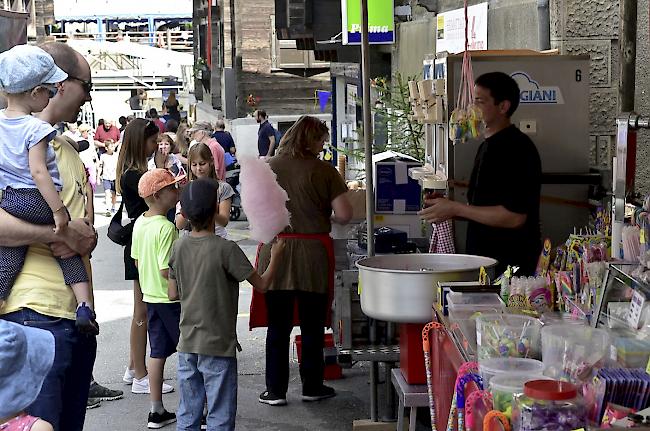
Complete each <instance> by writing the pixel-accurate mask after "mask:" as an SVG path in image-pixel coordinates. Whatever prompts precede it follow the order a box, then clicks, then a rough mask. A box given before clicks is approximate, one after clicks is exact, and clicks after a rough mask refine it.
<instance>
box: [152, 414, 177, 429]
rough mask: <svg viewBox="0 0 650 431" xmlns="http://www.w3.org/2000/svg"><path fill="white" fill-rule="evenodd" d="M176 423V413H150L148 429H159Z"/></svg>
mask: <svg viewBox="0 0 650 431" xmlns="http://www.w3.org/2000/svg"><path fill="white" fill-rule="evenodd" d="M174 422H176V413H170V412H168V411H167V410H165V411H163V412H162V413H149V421H148V422H147V428H151V429H158V428H162V427H164V426H165V425H169V424H173V423H174Z"/></svg>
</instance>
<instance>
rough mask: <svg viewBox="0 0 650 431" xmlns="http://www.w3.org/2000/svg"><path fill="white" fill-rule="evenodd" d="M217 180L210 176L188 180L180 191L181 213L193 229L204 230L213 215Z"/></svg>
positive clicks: (216, 201) (215, 203) (217, 186)
mask: <svg viewBox="0 0 650 431" xmlns="http://www.w3.org/2000/svg"><path fill="white" fill-rule="evenodd" d="M218 190H219V182H218V181H216V180H214V179H212V178H198V179H196V180H194V181H190V182H189V183H188V184H187V185H185V187H184V188H183V191H182V192H181V213H182V214H183V215H184V216H185V217H186V218H187V219H188V220H189V221H190V223H191V224H192V229H193V230H206V229H208V228H209V227H210V223H211V222H212V219H213V217H214V211H215V208H216V205H217V203H218V199H217V192H218Z"/></svg>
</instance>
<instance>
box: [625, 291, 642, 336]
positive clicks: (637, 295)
mask: <svg viewBox="0 0 650 431" xmlns="http://www.w3.org/2000/svg"><path fill="white" fill-rule="evenodd" d="M644 304H645V296H644V295H643V294H642V293H641V292H639V291H638V290H635V291H634V294H633V295H632V301H631V302H630V309H629V310H628V313H627V323H628V325H630V326H631V327H632V328H633V329H638V328H639V321H640V320H641V312H642V311H643V305H644Z"/></svg>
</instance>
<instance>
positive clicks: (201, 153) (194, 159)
mask: <svg viewBox="0 0 650 431" xmlns="http://www.w3.org/2000/svg"><path fill="white" fill-rule="evenodd" d="M188 156H189V157H188V169H189V175H188V178H189V180H190V181H193V180H195V179H197V178H203V177H209V178H212V179H214V180H217V181H219V190H218V191H217V194H218V196H217V202H219V208H218V210H217V214H216V217H215V222H216V223H215V228H214V233H215V234H216V235H218V236H220V237H223V238H227V237H228V233H227V232H226V226H227V225H228V222H229V221H230V206H231V203H232V197H233V196H234V194H235V192H234V191H233V189H232V187H230V185H229V184H228V183H227V182H225V181H222V180H219V179H218V178H217V174H216V172H215V170H214V159H213V157H212V151H211V150H210V147H208V146H207V145H206V144H201V143H198V144H195V145H193V146H192V148H190V152H189V154H188ZM176 227H177V228H178V229H179V230H185V231H188V230H189V229H190V227H191V226H190V223H189V221H188V220H187V219H186V218H185V217H184V216H183V214H182V208H181V204H180V202H179V203H178V204H177V205H176Z"/></svg>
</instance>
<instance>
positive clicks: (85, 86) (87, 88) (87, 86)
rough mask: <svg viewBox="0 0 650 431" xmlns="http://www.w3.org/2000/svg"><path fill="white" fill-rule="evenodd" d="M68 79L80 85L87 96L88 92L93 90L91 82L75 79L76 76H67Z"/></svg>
mask: <svg viewBox="0 0 650 431" xmlns="http://www.w3.org/2000/svg"><path fill="white" fill-rule="evenodd" d="M68 79H74V80H75V81H78V82H80V83H81V87H82V88H83V89H84V91H85V92H86V93H87V94H90V92H91V91H92V90H93V83H92V81H86V80H84V79H81V78H77V77H76V76H72V75H68Z"/></svg>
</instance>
